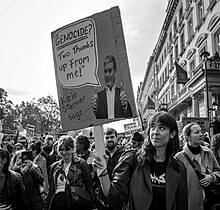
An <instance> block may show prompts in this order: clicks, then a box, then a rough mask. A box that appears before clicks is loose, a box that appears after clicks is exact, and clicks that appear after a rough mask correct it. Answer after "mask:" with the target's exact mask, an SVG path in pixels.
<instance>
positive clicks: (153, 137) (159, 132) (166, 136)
mask: <svg viewBox="0 0 220 210" xmlns="http://www.w3.org/2000/svg"><path fill="white" fill-rule="evenodd" d="M174 136H175V132H173V133H171V132H170V129H169V128H168V127H167V126H166V125H164V124H162V123H159V122H157V123H152V125H151V127H150V141H151V143H152V145H153V146H154V147H155V148H156V149H159V148H166V146H167V143H168V142H169V140H170V138H173V137H174Z"/></svg>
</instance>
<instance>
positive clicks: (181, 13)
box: [179, 5, 183, 22]
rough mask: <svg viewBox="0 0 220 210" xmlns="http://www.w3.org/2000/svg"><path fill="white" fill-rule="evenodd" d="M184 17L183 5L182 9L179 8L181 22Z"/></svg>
mask: <svg viewBox="0 0 220 210" xmlns="http://www.w3.org/2000/svg"><path fill="white" fill-rule="evenodd" d="M182 17H183V6H182V5H181V7H180V10H179V22H181V20H182Z"/></svg>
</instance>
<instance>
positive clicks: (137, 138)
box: [130, 132, 144, 150]
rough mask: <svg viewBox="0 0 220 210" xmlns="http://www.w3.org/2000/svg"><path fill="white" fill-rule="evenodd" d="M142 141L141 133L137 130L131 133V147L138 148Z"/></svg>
mask: <svg viewBox="0 0 220 210" xmlns="http://www.w3.org/2000/svg"><path fill="white" fill-rule="evenodd" d="M143 143H144V137H143V135H142V134H141V133H139V132H135V133H133V135H132V137H131V142H130V144H131V147H132V148H133V149H137V150H138V149H140V148H141V146H142V144H143Z"/></svg>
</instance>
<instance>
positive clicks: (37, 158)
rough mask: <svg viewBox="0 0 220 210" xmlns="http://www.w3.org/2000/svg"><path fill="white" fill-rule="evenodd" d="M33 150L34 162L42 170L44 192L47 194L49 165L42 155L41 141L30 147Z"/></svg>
mask: <svg viewBox="0 0 220 210" xmlns="http://www.w3.org/2000/svg"><path fill="white" fill-rule="evenodd" d="M29 148H30V149H31V150H32V154H33V162H34V163H36V164H37V165H38V166H39V167H40V169H41V172H42V174H43V176H44V186H43V188H44V189H43V191H44V192H45V193H47V192H48V187H49V183H48V174H47V163H46V158H45V157H43V156H42V155H41V151H42V149H41V141H36V142H35V143H32V144H31V145H30V147H29Z"/></svg>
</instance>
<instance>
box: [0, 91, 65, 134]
mask: <svg viewBox="0 0 220 210" xmlns="http://www.w3.org/2000/svg"><path fill="white" fill-rule="evenodd" d="M0 119H1V120H2V122H3V128H4V129H10V130H15V129H16V127H17V123H16V122H20V123H21V124H22V126H23V128H26V126H27V124H31V125H34V126H35V133H38V134H43V133H45V132H46V131H48V132H51V133H56V132H60V131H61V124H60V112H59V108H58V104H57V102H56V101H55V100H54V98H53V97H52V96H50V95H49V96H47V97H41V98H39V99H32V100H31V101H30V102H24V101H22V103H21V104H19V105H14V104H13V103H12V102H11V101H9V100H7V93H6V92H5V91H4V89H2V88H0Z"/></svg>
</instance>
